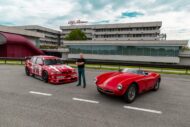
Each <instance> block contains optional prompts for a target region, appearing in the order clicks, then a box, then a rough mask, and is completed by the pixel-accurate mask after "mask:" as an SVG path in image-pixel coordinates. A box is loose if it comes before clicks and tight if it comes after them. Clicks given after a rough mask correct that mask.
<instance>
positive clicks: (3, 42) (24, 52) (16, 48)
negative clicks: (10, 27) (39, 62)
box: [0, 32, 44, 58]
mask: <svg viewBox="0 0 190 127" xmlns="http://www.w3.org/2000/svg"><path fill="white" fill-rule="evenodd" d="M43 54H44V53H43V52H42V51H41V50H40V49H38V48H37V47H35V45H33V44H32V42H31V41H30V40H28V39H27V38H25V37H23V36H21V35H17V34H11V33H3V32H0V57H13V58H22V57H27V56H34V55H43Z"/></svg>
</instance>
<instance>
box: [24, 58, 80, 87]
mask: <svg viewBox="0 0 190 127" xmlns="http://www.w3.org/2000/svg"><path fill="white" fill-rule="evenodd" d="M25 72H26V75H28V76H30V75H31V76H37V77H40V78H41V79H42V80H43V81H45V82H50V83H53V84H60V83H69V82H74V81H77V79H78V78H77V73H76V71H75V69H74V68H72V67H70V66H68V65H65V64H63V61H62V60H61V59H60V58H58V57H55V56H33V57H32V58H31V59H28V60H26V62H25Z"/></svg>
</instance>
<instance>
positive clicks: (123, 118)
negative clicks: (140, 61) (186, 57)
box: [0, 65, 190, 127]
mask: <svg viewBox="0 0 190 127" xmlns="http://www.w3.org/2000/svg"><path fill="white" fill-rule="evenodd" d="M102 72H103V71H99V70H86V75H87V88H86V89H83V88H82V87H76V86H75V85H76V83H70V84H64V85H51V84H47V83H44V82H42V81H40V80H38V79H35V78H32V77H27V76H25V73H24V68H23V66H16V65H12V66H11V65H0V127H190V76H183V75H162V82H161V88H160V89H159V91H157V92H147V93H145V94H142V95H140V96H139V97H138V98H137V99H136V100H135V102H134V103H132V104H127V103H125V102H124V101H123V100H122V99H121V98H118V97H109V96H105V95H100V94H99V93H98V92H97V90H96V87H95V85H94V83H93V80H94V77H95V76H96V75H97V74H100V73H102ZM124 106H125V107H124Z"/></svg>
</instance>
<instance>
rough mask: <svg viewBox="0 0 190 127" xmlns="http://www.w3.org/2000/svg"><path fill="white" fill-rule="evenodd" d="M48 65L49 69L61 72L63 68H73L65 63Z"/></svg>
mask: <svg viewBox="0 0 190 127" xmlns="http://www.w3.org/2000/svg"><path fill="white" fill-rule="evenodd" d="M48 67H49V69H51V70H54V71H59V72H63V71H65V70H73V68H72V67H70V66H67V65H49V66H48Z"/></svg>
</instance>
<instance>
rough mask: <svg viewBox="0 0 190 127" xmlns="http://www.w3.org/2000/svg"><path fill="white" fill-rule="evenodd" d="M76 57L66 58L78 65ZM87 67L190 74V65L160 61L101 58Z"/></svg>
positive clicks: (4, 61) (13, 60) (9, 61)
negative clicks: (102, 59) (144, 61)
mask: <svg viewBox="0 0 190 127" xmlns="http://www.w3.org/2000/svg"><path fill="white" fill-rule="evenodd" d="M25 60H26V58H11V57H8V58H7V57H6V58H5V57H0V64H11V65H12V64H17V65H23V64H24V62H25ZM75 61H76V60H75V59H72V60H64V62H65V63H66V64H68V65H71V66H73V67H76V65H75ZM86 67H87V68H93V69H107V70H120V69H123V68H126V67H129V68H130V67H131V68H139V69H144V70H151V71H156V72H160V73H177V74H190V66H184V65H176V64H158V63H150V64H148V63H142V62H141V63H135V62H134V63H131V62H130V63H129V62H123V61H100V60H98V61H97V60H94V61H93V60H88V61H87V64H86Z"/></svg>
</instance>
